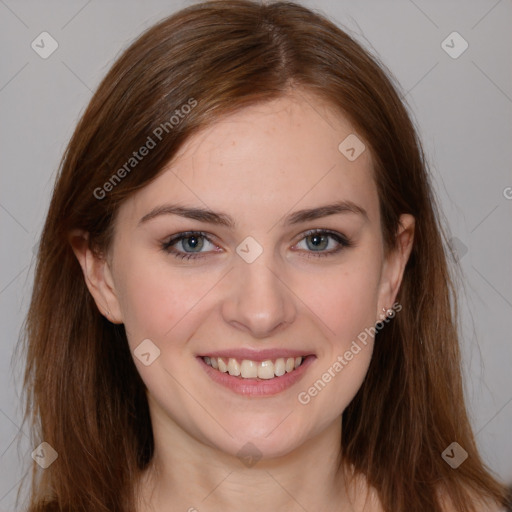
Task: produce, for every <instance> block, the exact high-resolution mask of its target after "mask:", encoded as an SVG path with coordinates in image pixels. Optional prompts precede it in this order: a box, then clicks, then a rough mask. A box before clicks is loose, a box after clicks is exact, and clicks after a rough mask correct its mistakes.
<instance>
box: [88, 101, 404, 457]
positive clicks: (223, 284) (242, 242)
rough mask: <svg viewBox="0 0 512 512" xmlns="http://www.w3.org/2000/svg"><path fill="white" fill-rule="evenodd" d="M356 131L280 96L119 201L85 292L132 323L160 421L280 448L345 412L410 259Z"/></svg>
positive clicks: (329, 113)
mask: <svg viewBox="0 0 512 512" xmlns="http://www.w3.org/2000/svg"><path fill="white" fill-rule="evenodd" d="M348 136H351V137H352V138H351V139H348V141H347V142H346V143H345V145H342V146H341V148H342V150H343V151H344V153H343V152H342V151H340V149H339V148H338V147H339V146H340V143H342V141H344V140H345V139H346V138H347V137H348ZM353 137H354V129H353V128H352V127H351V125H350V123H349V122H348V121H347V120H346V119H343V118H341V117H340V116H339V115H335V114H334V112H333V110H332V109H329V107H328V106H326V105H325V104H323V103H322V102H320V101H319V100H318V99H316V98H315V97H313V96H310V95H307V94H305V93H301V94H296V95H293V96H292V95H289V96H286V97H282V98H280V99H278V100H275V101H272V102H267V103H264V104H260V105H257V106H253V107H250V108H246V109H244V110H241V111H240V112H238V113H236V114H234V115H230V116H228V117H226V118H223V119H222V120H221V121H219V122H217V123H216V124H215V125H212V126H210V127H208V128H207V129H204V130H203V131H201V132H200V133H199V134H196V135H195V136H193V137H191V138H190V139H189V140H188V141H187V143H186V145H185V146H183V147H182V149H181V150H180V152H179V155H178V156H177V158H176V159H175V160H174V161H173V162H172V163H170V164H169V165H168V166H167V168H166V169H165V170H164V172H162V173H161V174H160V175H159V177H158V178H157V179H155V180H154V181H153V182H152V183H150V184H149V185H147V186H146V187H145V188H144V189H142V190H141V191H139V192H138V193H136V194H135V195H134V196H132V197H131V198H130V199H129V200H127V201H126V202H125V203H123V205H122V207H121V208H120V210H119V215H118V217H117V219H116V224H115V235H114V239H113V244H112V246H111V251H110V254H109V258H108V263H107V264H106V265H105V268H104V270H105V272H103V274H102V275H103V276H104V277H103V278H102V279H104V283H103V284H101V283H100V285H99V287H98V288H97V290H96V291H95V292H94V293H95V294H96V295H95V296H96V298H97V302H98V303H99V304H102V305H103V306H105V304H108V309H109V310H110V312H111V319H112V318H113V319H115V321H119V322H123V323H124V324H125V327H126V331H127V334H128V341H129V345H130V349H131V351H132V353H134V361H135V364H136V366H137V369H138V371H139V372H140V375H141V377H142V379H143V380H144V382H145V384H146V386H147V390H148V398H149V403H150V408H151V414H152V419H153V423H154V427H155V425H156V424H158V425H159V428H163V429H169V431H177V430H179V431H180V432H181V433H182V434H183V433H184V434H185V435H186V436H191V437H192V438H193V439H195V440H197V441H200V442H201V443H203V444H206V445H209V446H212V447H215V448H219V449H220V450H222V451H224V452H227V453H229V454H233V455H235V454H239V453H241V454H242V455H243V454H244V450H246V451H247V450H250V449H251V450H254V451H255V452H256V453H257V454H259V455H261V456H263V457H274V456H279V455H283V454H286V453H289V452H291V451H292V450H294V449H295V448H298V447H299V446H301V445H302V444H304V443H305V442H306V441H308V440H310V439H312V438H313V437H314V436H316V435H318V434H320V433H321V432H322V431H323V430H325V429H326V428H327V427H328V426H330V425H332V424H333V422H335V421H339V419H340V415H341V413H342V411H343V410H344V409H345V407H347V405H348V404H349V402H350V401H351V400H352V399H353V397H354V395H355V394H356V392H357V390H358V389H359V388H360V386H361V384H362V381H363V379H364V377H365V374H366V371H367V368H368V365H369V362H370V358H371V355H372V349H373V338H372V336H371V335H368V332H372V331H368V329H369V328H372V327H374V326H375V323H376V322H377V321H379V320H380V319H381V318H382V314H383V311H382V310H383V308H389V307H391V306H392V304H393V302H394V300H395V295H396V291H397V289H398V286H399V283H400V279H401V275H402V272H403V266H404V263H405V260H406V258H407V254H405V253H406V252H407V250H405V252H404V251H402V252H401V251H397V252H393V253H391V254H390V255H389V256H386V257H385V253H384V245H383V239H382V235H381V227H380V219H379V203H378V196H377V190H376V186H375V183H374V181H373V179H372V170H371V165H372V163H371V157H370V154H369V151H368V150H364V149H363V147H362V146H359V145H358V143H357V140H355V139H353ZM354 140H355V142H356V143H354ZM359 144H360V143H359ZM350 148H354V151H352V150H351V149H350ZM358 153H360V154H358ZM347 156H348V157H350V159H349V158H347ZM354 158H355V159H354ZM134 172H136V171H134ZM403 220H404V225H407V221H408V219H407V217H406V216H404V217H403ZM190 232H193V233H192V234H191V233H190ZM180 234H185V235H183V237H182V238H177V237H178V236H179V235H180ZM403 236H405V235H403ZM98 294H99V295H101V297H99V295H98ZM365 329H366V331H365ZM362 333H366V336H364V335H363V334H362ZM363 339H364V340H365V341H364V342H363V341H362V340H363ZM148 340H149V341H148ZM141 343H142V345H141ZM357 347H359V349H358V348H357ZM208 358H209V359H208ZM295 358H303V359H295ZM230 360H231V361H230ZM208 361H209V362H208ZM269 361H270V362H269ZM301 361H302V364H301V365H300V366H298V368H295V366H296V363H297V364H298V363H300V362H301ZM224 366H227V369H228V372H227V373H225V372H223V371H221V370H225V368H224ZM215 367H217V368H215ZM290 370H291V371H290ZM240 372H241V373H242V375H239V374H240ZM276 374H277V376H276ZM256 375H259V376H260V377H257V378H256ZM315 383H316V384H315ZM247 443H251V444H249V445H248V444H247ZM249 447H251V448H249ZM240 450H242V451H240Z"/></svg>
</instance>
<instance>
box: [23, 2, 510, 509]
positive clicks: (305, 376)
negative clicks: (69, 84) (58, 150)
mask: <svg viewBox="0 0 512 512" xmlns="http://www.w3.org/2000/svg"><path fill="white" fill-rule="evenodd" d="M445 247H446V246H445V245H443V235H442V230H441V227H440V225H439V221H438V214H437V210H436V207H435V203H434V198H433V194H432V190H431V188H430V184H429V176H428V171H427V166H426V162H425V159H424V156H423V153H422V149H421V145H420V142H419V140H418V138H417V135H416V133H415V130H414V127H413V125H412V123H411V120H410V118H409V116H408V114H407V111H406V108H405V107H404V105H403V104H402V102H401V100H400V97H399V95H398V93H397V91H396V89H395V87H394V86H393V85H392V82H391V81H390V78H388V77H387V75H386V73H385V72H384V71H383V68H382V66H381V65H379V64H378V63H377V62H376V60H375V59H374V58H372V57H371V56H370V55H369V54H368V53H367V52H366V51H365V50H364V49H363V48H362V47H361V46H360V45H359V44H358V43H356V42H355V41H354V40H353V39H351V38H350V37H349V36H348V35H347V34H346V33H344V32H343V31H342V30H340V29H339V28H337V27H336V26H335V25H333V24H332V23H331V22H330V21H328V20H327V19H326V18H325V17H323V16H321V15H319V14H317V13H314V12H312V11H310V10H308V9H306V8H305V7H302V6H300V5H298V4H295V3H289V2H276V3H269V4H259V3H257V2H251V1H248V0H227V1H214V2H207V3H201V4H197V5H193V6H191V7H188V8H186V9H184V10H182V11H180V12H178V13H177V14H175V15H173V16H171V17H170V18H168V19H165V20H163V21H162V22H160V23H158V24H157V25H155V26H154V27H152V28H151V29H150V30H148V31H147V32H146V33H144V34H143V35H142V36H141V37H140V38H139V39H138V40H137V41H135V43H133V44H132V45H131V46H130V47H129V48H128V49H127V50H126V51H125V52H124V54H123V55H122V56H121V57H120V58H119V59H118V60H117V62H116V63H115V64H114V65H113V67H112V69H111V70H110V72H109V73H108V75H107V76H106V78H105V79H104V80H103V82H102V83H101V85H100V86H99V88H98V90H97V92H96V93H95V95H94V97H93V98H92V100H91V102H90V104H89V106H88V108H87V110H86V111H85V113H84V114H83V116H82V119H81V120H80V122H79V124H78V126H77V128H76V131H75V133H74V135H73V137H72V139H71V141H70V143H69V146H68V149H67V151H66V154H65V156H64V159H63V162H62V166H61V170H60V173H59V176H58V179H57V183H56V186H55V190H54V193H53V198H52V201H51V205H50V209H49V213H48V217H47V219H46V224H45V226H44V230H43V233H42V238H41V243H40V251H39V256H38V263H37V270H36V277H35V286H34V291H33V298H32V303H31V307H30V312H29V315H28V320H27V337H26V339H27V347H26V348H27V370H26V377H25V385H26V390H27V397H28V400H27V417H28V418H29V419H30V421H31V424H32V425H33V427H34V442H35V445H39V444H40V443H43V442H44V443H46V444H43V445H41V447H40V448H39V451H37V450H36V456H35V457H34V459H35V460H36V462H35V463H34V472H33V480H32V492H31V497H30V505H29V510H30V511H31V512H35V511H50V510H59V511H64V510H66V511H88V512H93V511H95V512H96V511H127V512H128V511H130V512H132V511H137V512H149V511H155V512H160V511H187V510H188V511H194V510H197V511H200V512H206V511H218V510H223V511H238V510H243V511H249V512H250V511H256V510H258V511H261V510H280V511H290V512H291V511H299V510H300V511H304V510H306V511H311V512H313V511H320V510H321V511H332V512H334V511H354V512H362V511H367V512H375V511H379V512H384V511H385V512H411V511H428V512H447V511H459V512H463V511H465V512H470V511H472V512H476V511H488V512H490V511H497V510H500V509H501V507H502V506H504V504H505V492H504V488H503V487H502V485H501V484H500V483H499V482H497V480H495V479H494V477H493V476H491V474H490V473H489V472H488V471H487V470H486V469H485V468H484V466H483V463H482V460H481V458H480V456H479V454H478V451H477V447H476V445H475V441H474V437H473V434H472V431H471V427H470V424H469V421H468V417H467V414H466V409H465V405H464V399H463V392H462V382H461V374H460V368H459V366H460V356H459V348H458V340H457V332H456V314H457V310H456V300H455V296H454V294H453V287H452V284H451V283H452V282H451V280H450V274H449V271H448V264H447V254H448V253H447V251H446V248H445ZM38 458H40V459H41V460H39V461H38V460H37V459H38ZM37 462H38V463H37ZM43 468H44V469H43Z"/></svg>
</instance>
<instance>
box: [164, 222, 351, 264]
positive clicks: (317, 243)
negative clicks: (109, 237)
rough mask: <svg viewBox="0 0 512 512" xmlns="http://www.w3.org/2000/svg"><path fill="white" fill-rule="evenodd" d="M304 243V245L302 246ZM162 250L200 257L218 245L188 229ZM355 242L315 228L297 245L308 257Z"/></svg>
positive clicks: (175, 255)
mask: <svg viewBox="0 0 512 512" xmlns="http://www.w3.org/2000/svg"><path fill="white" fill-rule="evenodd" d="M301 244H302V247H301ZM161 245H162V250H164V251H165V252H167V253H169V254H172V255H173V256H174V257H175V258H179V259H182V260H183V259H186V260H190V259H199V258H203V257H204V256H206V254H207V253H209V252H214V251H215V249H218V247H217V246H216V245H215V244H214V243H212V241H211V240H210V239H209V238H208V235H207V234H206V233H203V232H201V231H186V232H184V233H178V234H177V235H176V236H174V237H172V238H171V239H170V240H168V241H166V242H164V243H162V244H161ZM352 245H353V244H352V242H351V241H350V240H348V239H347V238H346V237H345V236H343V235H341V234H340V233H336V232H334V231H327V230H325V229H314V230H310V231H308V232H306V233H304V234H303V238H302V239H301V240H300V241H299V243H298V244H296V245H295V247H296V248H298V249H300V251H301V252H305V253H306V254H307V257H320V256H331V255H334V254H337V253H338V252H340V251H341V250H343V249H344V248H345V247H351V246H352Z"/></svg>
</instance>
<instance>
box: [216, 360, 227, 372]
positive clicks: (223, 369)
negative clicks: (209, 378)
mask: <svg viewBox="0 0 512 512" xmlns="http://www.w3.org/2000/svg"><path fill="white" fill-rule="evenodd" d="M217 362H218V363H219V371H221V372H222V373H226V372H227V371H228V365H227V364H226V363H225V362H224V360H223V359H221V358H220V357H218V358H217Z"/></svg>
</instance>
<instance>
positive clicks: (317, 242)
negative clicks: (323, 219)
mask: <svg viewBox="0 0 512 512" xmlns="http://www.w3.org/2000/svg"><path fill="white" fill-rule="evenodd" d="M310 241H311V244H310ZM306 244H307V246H308V248H309V249H312V250H314V251H318V250H322V249H325V248H326V247H327V246H328V245H329V238H328V237H327V236H325V235H309V236H308V237H306Z"/></svg>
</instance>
